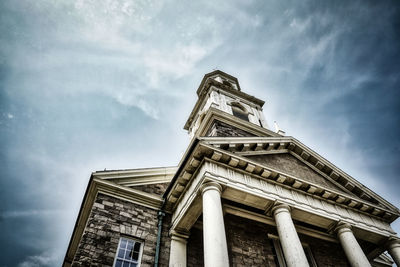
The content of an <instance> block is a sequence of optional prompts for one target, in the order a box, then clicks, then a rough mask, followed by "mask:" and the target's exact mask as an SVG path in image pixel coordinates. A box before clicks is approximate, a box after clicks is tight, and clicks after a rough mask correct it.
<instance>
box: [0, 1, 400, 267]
mask: <svg viewBox="0 0 400 267" xmlns="http://www.w3.org/2000/svg"><path fill="white" fill-rule="evenodd" d="M215 69H220V70H222V71H225V72H227V73H229V74H231V75H233V76H235V77H237V78H238V79H239V82H240V85H241V88H242V91H244V92H246V93H248V94H250V95H254V96H256V97H258V98H260V99H263V100H265V101H266V104H265V105H264V115H265V117H266V119H267V121H268V123H269V125H271V126H272V125H273V122H274V121H277V123H278V125H279V127H280V128H282V129H283V130H285V131H286V133H287V135H290V136H294V137H295V138H296V139H298V140H300V141H301V142H302V143H304V144H305V145H307V146H309V147H310V148H312V149H313V150H315V151H316V152H318V153H319V154H320V155H322V156H323V157H325V158H327V159H328V160H329V161H331V162H332V163H334V164H335V165H336V166H338V167H339V168H341V169H342V170H343V171H345V172H347V173H348V174H350V175H351V176H353V177H355V178H356V179H357V180H358V181H360V182H361V183H363V184H364V185H366V186H367V187H369V188H370V189H372V190H373V191H375V192H376V193H378V194H380V195H381V196H383V197H384V198H385V199H387V200H388V201H390V202H391V203H393V204H394V205H396V206H397V207H400V195H399V192H400V179H399V173H400V91H399V90H400V4H399V3H398V2H397V1H364V0H363V1H357V0H355V1H345V0H338V1H285V0H284V1H282V0H279V1H270V0H268V1H267V0H266V1H264V0H259V1H257V0H233V1H203V0H198V1H172V0H103V1H96V0H70V1H67V0H58V1H53V0H35V1H32V0H31V1H27V0H18V1H15V0H2V1H1V2H0V170H1V171H0V201H1V203H2V204H1V206H0V229H1V235H0V249H1V253H0V266H1V267H3V266H18V267H30V266H59V265H60V264H61V262H62V260H63V258H64V255H65V252H66V249H67V246H68V242H69V239H70V237H71V233H72V230H73V227H74V224H75V221H76V218H77V215H78V211H79V207H80V204H81V202H82V198H83V195H84V191H85V189H86V186H87V184H88V181H89V177H90V174H91V172H93V171H96V170H104V169H107V170H111V169H131V168H142V167H158V166H175V165H177V164H178V162H179V160H180V159H181V156H182V155H183V153H184V151H185V149H186V147H187V145H188V143H189V137H188V135H187V133H186V132H185V130H183V126H184V124H185V122H186V119H187V118H188V116H189V114H190V112H191V110H192V108H193V106H194V104H195V102H196V100H197V96H196V90H197V87H198V85H199V83H200V81H201V79H202V78H203V75H204V74H205V73H208V72H211V71H213V70H215ZM393 228H394V229H395V230H396V231H397V232H400V223H399V222H396V223H394V224H393Z"/></svg>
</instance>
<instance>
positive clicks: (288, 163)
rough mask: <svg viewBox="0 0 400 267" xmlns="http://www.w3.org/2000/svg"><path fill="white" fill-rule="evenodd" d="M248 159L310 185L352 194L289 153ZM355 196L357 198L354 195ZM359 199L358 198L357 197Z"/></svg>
mask: <svg viewBox="0 0 400 267" xmlns="http://www.w3.org/2000/svg"><path fill="white" fill-rule="evenodd" d="M246 158H249V159H251V160H252V161H255V162H258V163H260V164H263V165H265V166H266V167H270V168H273V169H275V170H277V171H280V172H282V173H286V174H289V175H292V176H295V177H299V178H301V179H303V180H306V181H309V182H310V183H313V184H317V185H319V186H321V187H323V188H327V189H332V190H338V191H342V192H344V193H351V192H349V191H348V190H346V189H344V188H343V187H342V186H340V185H337V184H335V183H334V182H332V181H330V180H328V179H327V178H325V177H323V176H322V175H321V174H319V173H317V172H316V171H315V170H313V169H312V168H311V167H309V166H307V165H306V164H305V163H303V162H302V161H301V160H299V159H297V158H296V157H294V156H292V155H291V154H289V153H273V154H265V155H247V156H246ZM353 196H355V195H354V194H353ZM355 197H357V196H355Z"/></svg>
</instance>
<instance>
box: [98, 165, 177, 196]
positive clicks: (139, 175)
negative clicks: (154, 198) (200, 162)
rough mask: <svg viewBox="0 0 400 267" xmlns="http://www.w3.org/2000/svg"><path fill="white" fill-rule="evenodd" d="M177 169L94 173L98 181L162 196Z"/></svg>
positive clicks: (160, 168)
mask: <svg viewBox="0 0 400 267" xmlns="http://www.w3.org/2000/svg"><path fill="white" fill-rule="evenodd" d="M176 170H177V167H159V168H146V169H129V170H110V171H106V170H105V171H98V172H95V173H93V176H94V177H95V178H97V179H101V180H103V181H106V182H108V183H112V184H115V185H117V186H121V187H124V188H128V189H134V190H139V191H143V192H146V193H150V194H156V195H161V194H163V193H164V191H165V189H166V188H167V187H168V185H169V183H170V182H171V179H172V177H173V176H174V174H175V173H176Z"/></svg>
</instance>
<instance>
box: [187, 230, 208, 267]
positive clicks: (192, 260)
mask: <svg viewBox="0 0 400 267" xmlns="http://www.w3.org/2000/svg"><path fill="white" fill-rule="evenodd" d="M203 255H204V249H203V231H202V230H201V229H198V228H192V229H191V230H190V237H189V239H188V243H187V267H197V266H204V256H203Z"/></svg>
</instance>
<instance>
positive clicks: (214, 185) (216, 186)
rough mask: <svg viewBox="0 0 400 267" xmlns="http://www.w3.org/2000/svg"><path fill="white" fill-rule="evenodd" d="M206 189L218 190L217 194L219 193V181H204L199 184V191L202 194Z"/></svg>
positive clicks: (220, 189) (220, 187) (220, 188)
mask: <svg viewBox="0 0 400 267" xmlns="http://www.w3.org/2000/svg"><path fill="white" fill-rule="evenodd" d="M208 190H215V191H218V192H219V194H220V195H221V193H222V186H221V185H220V184H219V183H216V182H206V183H204V184H202V185H201V187H200V191H201V194H202V195H203V194H204V192H206V191H208Z"/></svg>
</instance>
